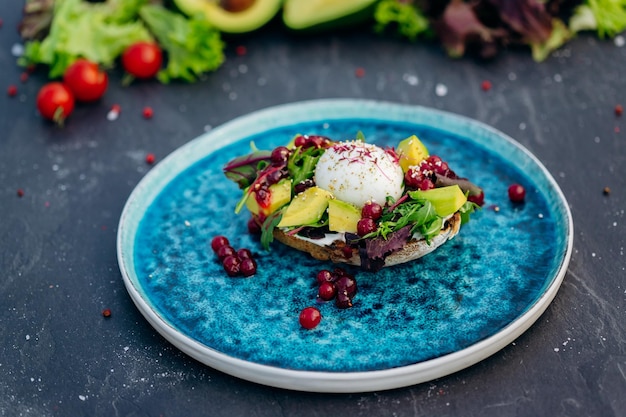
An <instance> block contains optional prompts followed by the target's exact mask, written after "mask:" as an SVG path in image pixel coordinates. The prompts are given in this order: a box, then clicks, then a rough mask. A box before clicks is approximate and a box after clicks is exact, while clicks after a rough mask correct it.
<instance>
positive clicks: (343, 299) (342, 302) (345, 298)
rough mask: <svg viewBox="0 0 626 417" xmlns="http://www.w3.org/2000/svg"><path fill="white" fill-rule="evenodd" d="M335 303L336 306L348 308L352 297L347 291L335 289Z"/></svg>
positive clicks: (350, 305)
mask: <svg viewBox="0 0 626 417" xmlns="http://www.w3.org/2000/svg"><path fill="white" fill-rule="evenodd" d="M335 305H336V306H337V307H338V308H342V309H343V308H350V307H352V298H350V296H349V295H348V293H347V292H346V291H345V290H344V291H337V297H335Z"/></svg>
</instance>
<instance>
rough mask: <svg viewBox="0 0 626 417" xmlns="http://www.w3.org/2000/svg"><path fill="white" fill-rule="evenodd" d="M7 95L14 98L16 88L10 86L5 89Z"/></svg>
mask: <svg viewBox="0 0 626 417" xmlns="http://www.w3.org/2000/svg"><path fill="white" fill-rule="evenodd" d="M7 94H8V95H9V97H15V96H16V95H17V87H16V86H15V85H13V84H11V85H10V86H9V88H7Z"/></svg>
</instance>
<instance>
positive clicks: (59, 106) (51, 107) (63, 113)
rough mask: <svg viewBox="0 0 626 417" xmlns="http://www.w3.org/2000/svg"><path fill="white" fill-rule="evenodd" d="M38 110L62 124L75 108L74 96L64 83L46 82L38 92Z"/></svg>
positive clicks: (45, 116) (44, 115)
mask: <svg viewBox="0 0 626 417" xmlns="http://www.w3.org/2000/svg"><path fill="white" fill-rule="evenodd" d="M37 110H39V113H41V115H42V116H43V117H44V118H46V119H48V120H52V121H54V122H55V123H57V124H59V125H62V124H63V121H64V120H65V119H66V118H67V117H68V116H69V115H70V114H71V113H72V111H73V110H74V96H73V95H72V92H71V91H70V89H69V88H67V87H66V86H65V85H64V84H63V83H60V82H57V81H55V82H51V83H48V84H45V85H44V86H43V87H41V89H40V90H39V93H38V94H37Z"/></svg>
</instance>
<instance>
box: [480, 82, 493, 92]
mask: <svg viewBox="0 0 626 417" xmlns="http://www.w3.org/2000/svg"><path fill="white" fill-rule="evenodd" d="M480 88H482V89H483V91H489V90H491V81H489V80H484V81H483V82H482V83H481V84H480Z"/></svg>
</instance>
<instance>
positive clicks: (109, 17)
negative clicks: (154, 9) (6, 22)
mask: <svg viewBox="0 0 626 417" xmlns="http://www.w3.org/2000/svg"><path fill="white" fill-rule="evenodd" d="M118 2H120V3H124V2H123V1H121V0H118ZM144 2H145V0H129V2H128V3H124V4H125V6H124V8H121V9H120V8H114V7H112V4H109V3H93V4H92V3H87V2H83V1H81V0H57V1H56V3H55V8H54V19H53V20H52V25H51V26H50V33H49V34H48V36H47V37H46V38H45V39H43V40H42V41H31V42H27V43H26V45H25V50H24V55H23V56H22V57H21V59H20V60H19V63H20V64H21V65H30V64H45V65H48V66H49V67H50V71H49V77H50V78H56V77H60V76H62V75H63V73H64V72H65V69H66V68H67V67H68V66H69V65H70V64H72V62H74V61H75V60H76V59H78V58H79V57H83V58H86V59H89V60H91V61H93V62H97V63H99V64H101V65H103V66H105V67H110V66H112V65H113V63H114V61H115V59H116V58H117V57H118V56H119V55H120V54H121V53H122V52H123V51H124V49H126V48H127V47H128V46H130V45H131V44H133V43H135V42H139V41H148V40H152V36H151V35H150V33H149V32H148V30H147V29H146V28H145V26H144V25H143V24H142V23H141V22H140V21H134V22H129V21H125V19H127V18H128V16H129V15H130V11H131V9H132V7H133V6H132V5H134V6H137V5H139V4H142V3H144Z"/></svg>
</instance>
